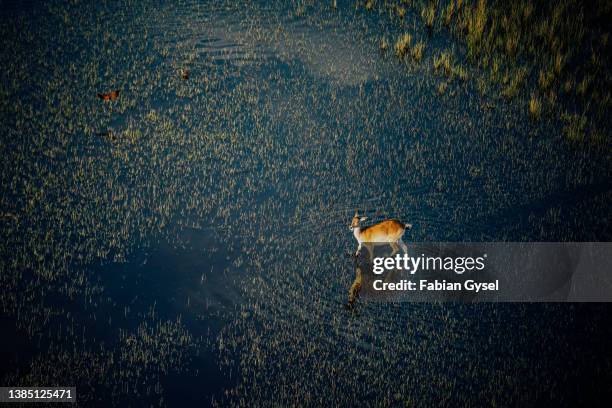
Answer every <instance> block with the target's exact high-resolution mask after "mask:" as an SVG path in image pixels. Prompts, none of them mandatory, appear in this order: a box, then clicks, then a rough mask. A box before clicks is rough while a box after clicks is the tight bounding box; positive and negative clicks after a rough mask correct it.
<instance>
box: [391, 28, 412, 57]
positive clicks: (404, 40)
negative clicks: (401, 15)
mask: <svg viewBox="0 0 612 408" xmlns="http://www.w3.org/2000/svg"><path fill="white" fill-rule="evenodd" d="M411 41H412V35H410V34H408V33H406V34H403V35H402V36H401V37H400V38H398V40H397V41H396V42H395V47H394V50H395V55H396V56H397V57H398V58H404V56H406V54H407V53H408V50H409V49H410V42H411Z"/></svg>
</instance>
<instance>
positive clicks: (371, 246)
mask: <svg viewBox="0 0 612 408" xmlns="http://www.w3.org/2000/svg"><path fill="white" fill-rule="evenodd" d="M366 248H367V249H368V255H369V256H370V262H374V244H367V245H366Z"/></svg>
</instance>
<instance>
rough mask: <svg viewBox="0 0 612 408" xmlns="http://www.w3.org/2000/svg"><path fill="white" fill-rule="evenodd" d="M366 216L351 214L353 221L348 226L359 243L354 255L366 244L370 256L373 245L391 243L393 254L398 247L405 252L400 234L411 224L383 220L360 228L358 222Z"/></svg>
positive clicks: (357, 254) (404, 245)
mask: <svg viewBox="0 0 612 408" xmlns="http://www.w3.org/2000/svg"><path fill="white" fill-rule="evenodd" d="M367 219H368V217H359V215H358V213H357V212H356V213H355V216H353V221H352V222H351V226H350V227H349V228H350V229H351V230H352V231H353V235H355V239H356V240H357V243H358V244H359V245H358V246H357V251H356V252H355V256H359V254H360V253H361V247H362V246H363V244H366V246H367V248H368V252H369V253H370V258H372V257H373V255H374V246H375V245H386V244H388V245H391V247H392V248H393V254H395V253H397V251H398V249H399V247H401V248H402V250H403V251H404V252H405V253H407V252H408V247H406V244H405V243H404V242H403V241H402V236H403V235H404V232H406V230H407V229H410V228H412V224H404V223H402V222H400V221H398V220H393V219H389V220H384V221H381V222H379V223H377V224H374V225H370V226H369V227H364V228H362V227H361V226H360V223H361V222H362V221H365V220H367Z"/></svg>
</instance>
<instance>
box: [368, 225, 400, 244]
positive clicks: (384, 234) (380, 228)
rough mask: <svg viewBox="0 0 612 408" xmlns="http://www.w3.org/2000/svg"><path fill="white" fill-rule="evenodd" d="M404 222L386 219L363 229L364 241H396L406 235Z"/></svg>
mask: <svg viewBox="0 0 612 408" xmlns="http://www.w3.org/2000/svg"><path fill="white" fill-rule="evenodd" d="M404 229H405V227H404V224H402V223H401V222H399V221H398V220H385V221H381V222H379V223H378V224H374V225H372V226H369V227H367V228H365V229H363V230H362V232H361V235H362V237H363V241H364V242H395V241H397V240H398V239H400V238H401V237H402V235H404Z"/></svg>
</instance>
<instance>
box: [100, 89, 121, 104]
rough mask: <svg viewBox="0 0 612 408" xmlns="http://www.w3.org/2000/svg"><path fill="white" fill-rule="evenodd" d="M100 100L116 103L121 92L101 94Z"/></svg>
mask: <svg viewBox="0 0 612 408" xmlns="http://www.w3.org/2000/svg"><path fill="white" fill-rule="evenodd" d="M98 98H100V99H102V100H103V101H106V102H108V101H114V100H115V99H117V98H119V91H111V92H108V93H99V94H98Z"/></svg>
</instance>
